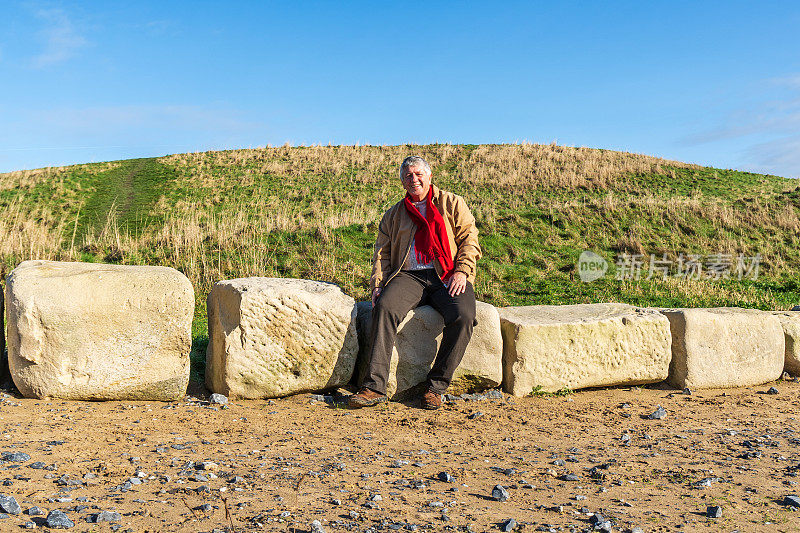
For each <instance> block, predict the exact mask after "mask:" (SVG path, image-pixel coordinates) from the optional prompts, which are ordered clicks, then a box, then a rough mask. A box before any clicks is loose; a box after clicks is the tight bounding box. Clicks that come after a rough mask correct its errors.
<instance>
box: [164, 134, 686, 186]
mask: <svg viewBox="0 0 800 533" xmlns="http://www.w3.org/2000/svg"><path fill="white" fill-rule="evenodd" d="M409 154H417V155H421V156H422V157H424V158H425V159H426V160H427V161H428V162H429V163H430V164H431V166H432V167H433V169H434V173H436V170H437V169H438V168H440V167H442V166H444V165H446V164H451V163H452V162H456V169H455V172H456V174H457V175H458V176H460V178H461V179H462V180H464V181H466V182H467V183H469V184H471V185H491V186H494V187H501V188H509V189H535V188H539V187H545V188H561V189H570V190H572V189H577V188H581V187H582V188H608V187H610V186H613V185H614V184H617V183H619V181H620V180H622V179H624V178H625V177H626V176H628V175H631V174H658V175H668V176H669V175H672V174H673V171H672V170H671V169H668V168H667V167H668V166H671V167H680V168H699V167H697V166H696V165H689V164H686V163H681V162H677V161H668V160H665V159H660V158H656V157H652V156H647V155H641V154H632V153H628V152H615V151H612V150H599V149H594V148H583V147H581V148H575V147H570V146H558V145H555V144H529V143H521V144H508V145H479V146H477V147H474V148H471V147H467V146H463V145H450V144H436V145H403V146H310V147H307V148H301V147H290V146H281V147H277V148H269V147H268V148H256V149H248V150H230V151H225V152H202V153H193V154H179V155H173V156H168V157H165V158H163V159H162V161H163V162H165V163H169V164H173V165H176V166H177V167H179V168H183V169H184V170H186V169H191V172H192V175H193V177H194V178H196V183H197V184H198V185H199V186H201V187H202V186H206V187H214V186H217V185H218V184H219V183H218V180H217V179H215V175H216V171H218V170H219V169H221V168H236V167H239V168H242V169H245V170H244V172H243V176H242V182H241V183H242V184H243V185H246V184H249V183H252V182H251V181H249V179H252V176H253V175H263V174H274V175H279V176H290V177H292V176H295V177H296V176H302V175H308V174H311V175H314V176H319V177H323V178H347V179H349V180H352V181H355V182H361V183H368V182H378V183H384V182H386V179H387V178H392V177H394V176H396V175H397V165H398V162H399V161H402V159H403V158H404V157H406V156H407V155H409Z"/></svg>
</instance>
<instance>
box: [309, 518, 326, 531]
mask: <svg viewBox="0 0 800 533" xmlns="http://www.w3.org/2000/svg"><path fill="white" fill-rule="evenodd" d="M311 533H325V528H323V527H322V522H320V521H319V520H314V521H313V522H311Z"/></svg>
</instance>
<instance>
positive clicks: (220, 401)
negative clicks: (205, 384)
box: [208, 392, 228, 405]
mask: <svg viewBox="0 0 800 533" xmlns="http://www.w3.org/2000/svg"><path fill="white" fill-rule="evenodd" d="M208 401H209V402H210V403H212V404H216V405H228V397H227V396H225V395H224V394H220V393H218V392H215V393H214V394H212V395H211V396H209V397H208Z"/></svg>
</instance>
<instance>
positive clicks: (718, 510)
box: [706, 505, 722, 518]
mask: <svg viewBox="0 0 800 533" xmlns="http://www.w3.org/2000/svg"><path fill="white" fill-rule="evenodd" d="M706 516H707V517H709V518H720V517H722V507H720V506H718V505H709V506H708V507H707V508H706Z"/></svg>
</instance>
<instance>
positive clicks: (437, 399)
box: [422, 389, 442, 411]
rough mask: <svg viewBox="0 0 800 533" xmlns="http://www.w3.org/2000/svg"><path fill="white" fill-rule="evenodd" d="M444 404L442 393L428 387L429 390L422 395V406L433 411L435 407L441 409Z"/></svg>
mask: <svg viewBox="0 0 800 533" xmlns="http://www.w3.org/2000/svg"><path fill="white" fill-rule="evenodd" d="M441 406H442V395H441V394H439V393H437V392H434V391H432V390H431V389H428V391H427V392H426V393H425V394H423V395H422V408H423V409H430V410H431V411H433V410H435V409H439V408H440V407H441Z"/></svg>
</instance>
